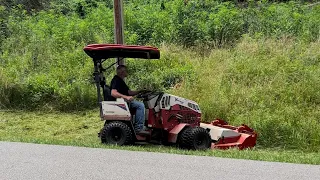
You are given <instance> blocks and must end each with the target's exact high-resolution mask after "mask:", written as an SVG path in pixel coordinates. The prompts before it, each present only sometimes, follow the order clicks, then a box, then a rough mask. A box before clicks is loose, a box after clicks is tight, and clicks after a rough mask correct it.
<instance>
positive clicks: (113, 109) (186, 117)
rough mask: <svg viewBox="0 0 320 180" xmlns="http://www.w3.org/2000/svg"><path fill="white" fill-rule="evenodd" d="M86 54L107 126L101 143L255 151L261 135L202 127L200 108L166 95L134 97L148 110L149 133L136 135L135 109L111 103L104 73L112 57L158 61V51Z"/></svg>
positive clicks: (122, 48)
mask: <svg viewBox="0 0 320 180" xmlns="http://www.w3.org/2000/svg"><path fill="white" fill-rule="evenodd" d="M84 51H85V53H86V54H87V55H88V56H90V57H91V58H92V60H93V64H94V73H93V76H94V80H95V84H96V88H97V97H98V104H99V108H100V118H101V120H102V121H104V126H103V128H102V129H101V130H100V132H99V133H98V136H99V138H100V139H101V142H102V143H107V144H116V145H130V144H134V143H136V142H141V141H142V142H150V143H159V144H164V145H177V146H178V147H180V148H184V149H192V150H205V149H210V148H212V149H213V148H220V149H226V148H230V147H237V148H239V149H243V148H250V147H254V146H255V144H256V138H257V134H256V132H255V131H254V130H252V129H251V128H249V127H248V126H246V125H242V126H240V127H235V126H230V125H228V124H227V123H226V122H225V121H223V120H220V119H216V120H214V121H212V122H211V123H201V108H200V107H199V105H198V104H197V103H196V102H194V101H192V100H189V99H185V98H182V97H178V96H175V95H172V94H168V93H166V92H162V91H145V92H143V93H140V94H138V95H137V96H136V98H138V99H141V100H142V101H143V103H144V105H145V126H146V127H148V131H147V132H148V133H144V134H137V133H136V132H135V131H134V128H133V124H134V123H135V122H134V116H135V109H134V108H132V107H130V106H129V103H127V102H126V101H125V100H124V99H122V98H117V99H116V100H115V101H114V100H110V96H111V92H110V87H109V86H108V85H107V83H106V78H105V76H104V72H106V69H108V68H110V67H113V66H114V65H115V64H116V63H117V62H115V63H113V64H111V65H109V67H108V68H104V67H103V63H104V62H105V61H106V60H107V59H111V58H118V61H119V60H121V59H122V58H134V59H148V60H151V59H159V58H160V51H159V49H158V48H155V47H149V46H133V45H120V44H90V45H87V46H86V47H84ZM101 93H102V95H101Z"/></svg>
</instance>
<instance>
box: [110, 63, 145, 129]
mask: <svg viewBox="0 0 320 180" xmlns="http://www.w3.org/2000/svg"><path fill="white" fill-rule="evenodd" d="M127 76H128V71H127V67H126V66H125V65H119V66H118V67H117V74H116V75H115V76H114V77H113V79H112V80H111V85H110V87H111V96H112V98H111V99H112V100H114V101H115V100H116V98H123V99H124V100H125V101H127V103H128V105H129V107H131V108H136V109H137V111H136V115H135V123H134V128H135V131H136V132H137V133H139V134H141V133H148V132H147V131H145V126H144V121H145V117H144V116H145V114H144V111H145V107H144V104H143V103H142V102H139V101H136V100H134V98H133V96H135V95H137V94H139V93H141V92H143V90H142V91H132V90H130V89H129V87H128V86H127V84H126V83H125V82H124V78H125V77H127Z"/></svg>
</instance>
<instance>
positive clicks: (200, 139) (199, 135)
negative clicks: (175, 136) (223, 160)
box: [178, 127, 211, 150]
mask: <svg viewBox="0 0 320 180" xmlns="http://www.w3.org/2000/svg"><path fill="white" fill-rule="evenodd" d="M178 143H179V146H180V148H182V149H192V150H206V149H209V148H210V147H211V137H210V134H209V133H208V132H207V131H206V130H205V129H204V128H202V127H193V128H192V127H189V128H187V129H185V130H183V131H182V132H181V135H180V137H179V141H178Z"/></svg>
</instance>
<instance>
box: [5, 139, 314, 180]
mask: <svg viewBox="0 0 320 180" xmlns="http://www.w3.org/2000/svg"><path fill="white" fill-rule="evenodd" d="M0 179H1V180H7V179H8V180H9V179H10V180H11V179H23V180H27V179H32V180H37V179H41V180H43V179H46V180H50V179H54V180H56V179H57V180H58V179H59V180H62V179H63V180H67V179H77V180H78V179H90V180H91V179H124V180H127V179H139V180H142V179H148V180H150V179H153V180H156V179H168V180H169V179H170V180H174V179H183V180H187V179H197V180H198V179H199V180H200V179H205V180H212V179H219V180H224V179H232V180H234V179H237V180H241V179H259V180H262V179H268V180H270V179H272V180H275V179H285V180H291V179H299V180H304V179H305V180H316V179H320V166H317V165H302V164H290V163H275V162H262V161H251V160H238V159H225V158H216V157H201V156H200V157H199V156H187V155H175V154H164V153H150V152H137V151H123V150H109V149H98V148H84V147H69V146H56V145H40V144H28V143H11V142H0Z"/></svg>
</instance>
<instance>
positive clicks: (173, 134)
mask: <svg viewBox="0 0 320 180" xmlns="http://www.w3.org/2000/svg"><path fill="white" fill-rule="evenodd" d="M189 126H190V124H186V123H181V124H179V125H177V126H175V127H174V128H173V129H172V130H171V131H170V132H169V135H168V142H171V143H176V142H177V139H178V135H179V133H180V132H181V131H182V130H183V129H185V128H186V127H189Z"/></svg>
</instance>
